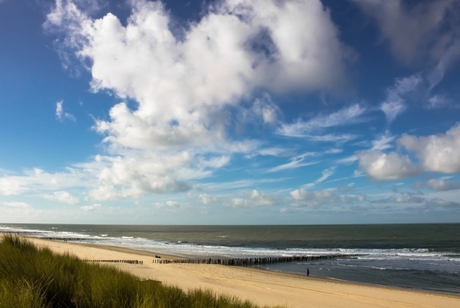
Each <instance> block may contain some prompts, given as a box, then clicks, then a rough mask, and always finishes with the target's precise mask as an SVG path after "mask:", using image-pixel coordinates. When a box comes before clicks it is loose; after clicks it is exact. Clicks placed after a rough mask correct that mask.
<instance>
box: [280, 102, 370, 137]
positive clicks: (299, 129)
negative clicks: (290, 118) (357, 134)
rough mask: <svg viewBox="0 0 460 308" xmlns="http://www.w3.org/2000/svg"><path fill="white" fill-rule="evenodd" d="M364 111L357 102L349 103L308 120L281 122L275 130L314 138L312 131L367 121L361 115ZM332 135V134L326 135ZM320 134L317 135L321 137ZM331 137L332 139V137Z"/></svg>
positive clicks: (290, 134)
mask: <svg viewBox="0 0 460 308" xmlns="http://www.w3.org/2000/svg"><path fill="white" fill-rule="evenodd" d="M365 112H366V109H365V108H363V107H362V106H360V105H359V104H355V105H351V106H349V107H345V108H342V109H341V110H339V111H336V112H333V113H331V114H328V115H319V116H316V117H314V118H312V119H310V120H308V121H302V120H300V119H299V120H297V122H295V123H293V124H283V125H281V126H280V127H279V129H278V130H277V133H278V134H279V135H282V136H287V137H310V138H311V139H313V138H315V135H313V134H312V133H313V132H318V131H321V130H324V129H327V128H332V127H338V126H345V125H352V124H356V123H361V122H365V121H368V119H364V118H362V117H361V116H362V115H363V114H364V113H365ZM326 136H331V137H332V136H334V135H326ZM321 137H322V136H321V135H320V136H318V138H319V139H321ZM331 139H334V138H333V137H332V138H331Z"/></svg>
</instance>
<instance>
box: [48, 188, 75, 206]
mask: <svg viewBox="0 0 460 308" xmlns="http://www.w3.org/2000/svg"><path fill="white" fill-rule="evenodd" d="M43 197H44V198H46V199H48V200H53V201H58V202H62V203H67V204H78V203H80V200H79V199H78V198H76V197H74V196H72V195H71V194H70V193H68V192H66V191H57V192H54V193H53V194H52V195H43Z"/></svg>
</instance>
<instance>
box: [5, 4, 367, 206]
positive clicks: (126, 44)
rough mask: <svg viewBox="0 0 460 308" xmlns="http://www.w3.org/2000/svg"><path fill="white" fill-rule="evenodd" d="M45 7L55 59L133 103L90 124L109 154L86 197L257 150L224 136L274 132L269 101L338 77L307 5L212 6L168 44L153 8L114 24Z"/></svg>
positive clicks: (140, 189) (184, 177) (169, 188)
mask: <svg viewBox="0 0 460 308" xmlns="http://www.w3.org/2000/svg"><path fill="white" fill-rule="evenodd" d="M55 3H56V4H55V7H54V8H53V10H52V11H51V12H50V13H49V14H48V16H47V21H46V22H45V25H44V26H45V28H46V29H47V30H48V31H49V32H54V33H57V34H58V35H59V39H58V43H59V44H60V47H61V48H60V53H61V56H63V61H65V58H66V56H67V57H70V56H72V55H73V56H74V57H76V58H78V59H79V60H80V61H81V62H82V63H83V66H84V67H85V68H86V69H88V70H89V71H90V73H91V76H92V81H91V87H92V90H93V91H106V90H108V91H110V92H112V93H114V94H115V95H116V96H118V97H120V98H122V99H131V100H134V101H136V102H137V105H136V106H135V107H133V108H130V107H128V105H127V104H126V103H124V102H120V103H118V104H116V105H115V106H113V107H112V108H111V110H110V114H109V116H110V117H109V119H98V120H96V124H95V126H94V129H95V130H96V131H97V132H98V133H100V134H102V135H104V142H105V144H107V145H108V149H109V151H110V153H111V154H112V155H113V156H112V157H109V156H106V157H103V158H101V161H99V162H94V164H95V165H98V167H96V168H95V169H94V170H92V172H93V174H96V175H97V178H98V185H97V187H96V188H95V189H93V190H92V191H91V192H90V196H91V197H92V198H93V199H95V200H110V199H118V198H123V197H128V196H134V197H137V196H140V195H141V194H143V193H146V192H147V193H166V192H181V191H186V190H188V189H190V188H191V186H192V183H191V182H193V180H194V179H201V178H205V177H209V176H211V175H212V174H213V172H214V171H215V170H217V169H219V168H221V167H223V166H225V165H226V164H227V163H228V162H229V161H230V159H231V156H232V155H233V154H235V153H241V154H246V155H250V154H251V153H257V150H258V149H259V147H260V145H261V143H260V142H259V141H257V140H249V139H242V138H244V134H241V135H240V136H242V138H240V139H237V138H239V137H238V136H236V137H235V135H234V134H233V133H228V132H229V131H232V132H233V131H237V125H242V126H256V127H260V126H265V125H275V124H276V123H277V122H278V121H279V117H280V110H279V108H278V106H277V105H276V104H275V103H274V102H273V101H272V100H271V97H270V95H271V94H273V93H274V94H284V93H292V92H303V93H305V92H311V91H318V90H320V91H329V90H334V89H336V88H337V87H341V86H342V83H343V81H344V80H345V78H344V76H345V74H344V73H345V62H346V61H347V59H345V58H344V55H345V54H346V52H343V51H344V50H345V49H346V47H345V46H343V45H342V44H341V43H340V41H339V39H338V31H337V29H336V27H335V25H334V24H333V22H332V20H331V18H330V15H329V12H328V10H326V9H325V8H324V7H323V5H322V3H321V2H320V1H319V0H309V1H288V2H283V3H280V2H278V1H275V0H273V1H261V0H255V1H250V2H248V1H246V0H228V1H222V2H218V3H214V5H213V7H212V9H210V10H209V11H207V12H205V13H204V15H203V17H202V18H201V20H199V21H196V22H194V23H190V24H188V25H187V26H185V27H184V28H183V29H185V30H184V31H183V33H182V34H181V36H180V38H178V37H176V36H175V34H174V33H173V32H172V31H171V28H170V24H171V23H172V22H173V21H172V18H171V16H170V15H169V14H170V13H169V12H168V11H166V10H165V8H164V6H163V4H162V3H161V2H152V1H143V0H142V1H132V2H130V3H131V5H132V8H133V9H132V12H131V15H130V16H129V17H128V18H127V20H126V22H125V21H123V22H122V21H120V20H119V19H118V17H116V16H115V15H113V14H111V13H108V14H106V15H105V16H102V17H100V18H98V19H95V18H93V17H92V16H93V15H94V14H93V13H94V10H95V8H92V9H91V10H90V12H88V11H87V10H86V7H85V5H84V3H85V1H83V2H81V1H71V0H56V2H55ZM96 8H97V6H96ZM256 93H264V94H262V95H260V96H258V97H254V95H256ZM248 102H252V103H250V104H249V103H248ZM59 103H60V104H59V105H58V106H57V107H58V108H59V110H58V109H57V114H60V115H61V118H63V117H65V113H64V112H63V111H62V102H59ZM354 108H355V109H356V108H358V109H360V107H354ZM355 109H353V108H351V109H350V110H349V112H358V113H359V112H360V111H359V110H355ZM239 116H242V119H243V120H244V121H243V122H242V123H241V121H237V120H235V118H238V117H239ZM337 116H339V115H337ZM329 121H331V123H332V122H334V121H335V122H337V121H340V119H335V120H334V118H333V116H332V117H330V119H329ZM262 152H263V151H261V153H262ZM267 153H268V152H267ZM160 162H161V163H160ZM11 190H13V188H10V189H9V191H11Z"/></svg>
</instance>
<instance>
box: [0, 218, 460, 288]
mask: <svg viewBox="0 0 460 308" xmlns="http://www.w3.org/2000/svg"><path fill="white" fill-rule="evenodd" d="M0 232H12V233H19V234H25V235H28V236H35V237H39V238H54V239H66V240H68V241H75V242H83V243H94V244H105V245H114V246H120V247H126V248H133V249H140V250H146V251H152V252H156V253H164V254H171V255H177V256H183V257H189V258H256V257H280V256H328V255H340V257H336V258H331V259H318V260H311V261H301V262H290V263H278V264H270V265H259V266H258V267H261V268H263V269H266V270H271V271H278V272H287V273H294V274H300V275H306V269H307V268H308V269H309V273H310V276H312V277H320V278H328V279H333V280H341V281H349V282H358V283H364V284H371V285H382V286H392V287H398V288H405V289H412V290H423V291H432V292H438V293H447V294H455V295H460V224H459V223H453V224H375V225H281V226H280V225H267V226H262V225H255V226H247V225H244V226H233V225H232V226H171V225H168V226H162V225H68V224H65V225H64V224H55V225H54V224H0Z"/></svg>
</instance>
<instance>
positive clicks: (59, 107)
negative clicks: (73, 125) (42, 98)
mask: <svg viewBox="0 0 460 308" xmlns="http://www.w3.org/2000/svg"><path fill="white" fill-rule="evenodd" d="M63 104H64V101H59V102H57V103H56V118H57V119H58V120H59V121H60V122H63V121H64V120H65V119H69V120H71V121H74V122H75V121H76V119H75V117H74V116H73V115H72V114H70V113H68V112H64V109H63V107H62V105H63Z"/></svg>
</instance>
